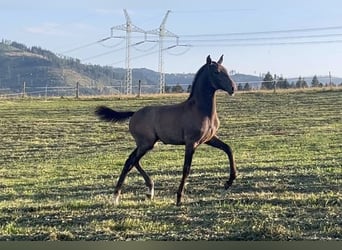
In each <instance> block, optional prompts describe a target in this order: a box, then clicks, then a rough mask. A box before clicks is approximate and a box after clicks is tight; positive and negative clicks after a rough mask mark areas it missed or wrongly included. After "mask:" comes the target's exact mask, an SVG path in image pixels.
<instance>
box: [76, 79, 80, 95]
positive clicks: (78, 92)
mask: <svg viewBox="0 0 342 250" xmlns="http://www.w3.org/2000/svg"><path fill="white" fill-rule="evenodd" d="M79 96H80V83H79V82H76V99H78V98H79Z"/></svg>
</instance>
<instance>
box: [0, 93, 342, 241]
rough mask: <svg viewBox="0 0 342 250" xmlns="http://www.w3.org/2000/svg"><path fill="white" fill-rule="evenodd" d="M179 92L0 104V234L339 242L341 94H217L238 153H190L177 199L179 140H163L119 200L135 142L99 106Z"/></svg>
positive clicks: (160, 100) (131, 105) (226, 132)
mask: <svg viewBox="0 0 342 250" xmlns="http://www.w3.org/2000/svg"><path fill="white" fill-rule="evenodd" d="M185 98H186V97H185V96H183V95H178V96H165V97H161V96H156V97H153V96H146V97H142V98H139V99H134V98H128V99H127V98H112V99H109V98H107V99H81V100H73V99H50V100H47V101H44V100H37V99H23V100H22V99H15V100H0V133H1V143H0V190H1V191H0V240H131V239H132V240H149V239H153V240H200V239H201V240H307V239H309V240H314V239H319V240H335V239H339V240H341V239H342V229H341V228H342V217H341V210H342V209H341V194H342V190H341V186H342V178H341V176H342V166H341V165H342V164H341V163H342V118H341V117H342V91H341V90H336V91H325V90H320V91H318V90H315V91H313V90H310V91H302V92H300V91H298V92H280V93H276V94H274V93H270V92H269V93H268V92H259V93H244V94H238V95H236V96H235V97H233V98H231V97H228V96H227V95H225V94H219V95H218V104H217V107H218V114H219V117H220V121H221V126H220V130H219V137H220V138H221V139H222V140H223V141H225V142H227V143H228V144H230V145H231V147H232V148H233V150H234V153H235V158H236V163H237V169H238V178H237V179H236V181H235V182H234V184H233V186H232V187H231V189H230V190H229V191H228V192H227V193H222V191H223V185H224V182H225V181H226V180H227V177H228V166H227V158H226V156H225V155H224V153H223V152H220V151H217V150H215V149H213V148H210V147H208V146H206V145H203V146H201V147H199V148H198V150H197V151H196V153H195V155H194V159H193V166H192V170H191V175H190V177H189V180H188V185H187V186H186V195H185V200H184V205H183V206H182V207H176V206H175V192H176V190H177V188H178V185H179V182H180V179H181V173H182V164H183V154H184V148H183V147H182V146H171V145H162V144H158V145H156V147H155V149H154V150H153V151H152V152H150V153H149V154H147V155H146V156H145V157H144V158H143V160H142V165H143V166H144V167H145V169H146V171H147V172H148V173H149V174H150V175H151V177H152V178H153V180H154V181H155V189H156V190H155V191H156V197H155V199H154V200H153V201H147V200H145V191H146V188H145V186H144V182H143V178H142V177H141V176H139V174H138V173H137V171H135V170H133V171H132V172H131V173H130V174H129V175H128V177H127V179H126V182H125V184H124V187H123V195H122V197H121V204H120V205H119V206H118V207H115V206H114V202H113V191H114V184H115V183H116V180H117V178H118V176H119V173H120V171H121V169H122V166H123V164H124V162H125V160H126V158H127V157H128V155H129V154H130V152H131V151H132V150H133V149H134V141H133V139H132V137H131V136H130V135H129V133H128V126H127V123H124V124H109V123H104V122H100V121H98V120H97V119H96V117H95V116H94V115H93V111H94V109H95V107H96V106H98V105H108V106H110V107H113V108H116V109H119V110H126V109H129V110H137V109H138V108H139V107H142V106H146V105H154V104H164V103H165V104H166V103H176V102H180V101H182V100H184V99H185Z"/></svg>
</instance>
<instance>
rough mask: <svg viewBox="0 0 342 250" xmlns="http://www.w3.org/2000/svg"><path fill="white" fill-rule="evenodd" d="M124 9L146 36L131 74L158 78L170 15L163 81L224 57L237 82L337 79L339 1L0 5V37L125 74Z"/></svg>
mask: <svg viewBox="0 0 342 250" xmlns="http://www.w3.org/2000/svg"><path fill="white" fill-rule="evenodd" d="M123 9H126V10H127V13H128V15H129V17H130V19H131V22H132V24H133V25H135V26H137V27H138V28H140V29H139V30H140V31H148V34H147V35H146V36H145V35H144V33H142V32H132V33H131V46H130V50H129V51H130V67H131V68H148V69H151V70H155V71H158V66H159V43H158V39H159V36H158V28H159V26H160V24H161V22H162V20H163V18H164V17H165V15H166V13H167V11H168V10H170V11H171V12H170V13H169V15H168V18H167V20H166V22H165V29H166V30H167V32H166V34H167V35H168V36H165V37H164V42H163V49H164V50H163V53H162V56H163V70H164V71H165V72H167V73H195V72H196V71H197V70H198V69H199V68H200V67H201V66H202V65H203V64H204V63H205V61H206V57H207V56H208V55H211V57H212V59H213V60H218V58H219V57H220V56H221V55H222V54H224V62H223V64H224V65H225V66H226V68H227V69H228V70H229V71H230V70H233V71H235V72H238V73H243V74H252V75H261V74H265V73H266V72H271V74H277V75H282V76H283V77H287V78H292V77H298V76H313V75H319V76H322V75H328V74H329V72H331V74H332V75H333V76H338V77H342V67H341V58H342V15H341V9H342V1H340V0H324V1H323V0H310V1H309V0H295V1H294V0H286V1H276V0H273V1H266V0H258V1H255V0H240V1H236V0H234V1H231V0H211V1H209V0H172V1H160V0H158V1H154V0H153V1H149V0H145V1H141V0H125V1H117V0H93V1H90V0H82V1H81V0H73V1H70V0H68V1H66V0H59V1H46V0H27V1H22V0H0V37H1V39H6V40H10V41H16V42H19V43H23V44H25V45H27V46H29V47H31V46H39V47H41V48H43V49H48V50H51V51H53V52H54V53H58V54H60V55H63V56H67V57H73V58H78V59H80V60H81V62H83V63H89V64H99V65H107V66H113V67H122V68H125V67H126V61H125V58H126V39H125V37H126V32H125V31H121V30H120V25H121V28H122V27H124V25H125V24H126V19H125V15H124V12H123ZM112 27H115V29H113V30H112V31H113V32H111V28H112ZM152 33H154V34H152ZM175 36H178V40H177V38H176V37H175ZM105 39H106V40H105ZM176 45H178V46H176Z"/></svg>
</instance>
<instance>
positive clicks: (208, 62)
mask: <svg viewBox="0 0 342 250" xmlns="http://www.w3.org/2000/svg"><path fill="white" fill-rule="evenodd" d="M207 64H208V65H210V64H211V58H210V55H208V56H207Z"/></svg>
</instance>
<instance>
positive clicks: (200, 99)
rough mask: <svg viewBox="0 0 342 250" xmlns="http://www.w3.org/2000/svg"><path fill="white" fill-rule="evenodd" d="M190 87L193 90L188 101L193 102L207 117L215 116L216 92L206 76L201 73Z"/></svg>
mask: <svg viewBox="0 0 342 250" xmlns="http://www.w3.org/2000/svg"><path fill="white" fill-rule="evenodd" d="M192 86H193V88H192V91H191V94H190V96H189V99H188V100H189V101H190V100H191V101H193V102H194V103H195V105H196V106H197V107H198V108H199V109H200V110H201V111H202V112H203V113H204V115H206V116H209V117H213V116H216V115H217V114H216V96H215V91H216V90H215V89H214V88H213V87H212V86H211V84H210V81H209V77H208V76H207V74H205V73H204V72H203V73H202V74H201V75H199V76H197V77H196V78H195V81H194V83H193V84H192Z"/></svg>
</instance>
